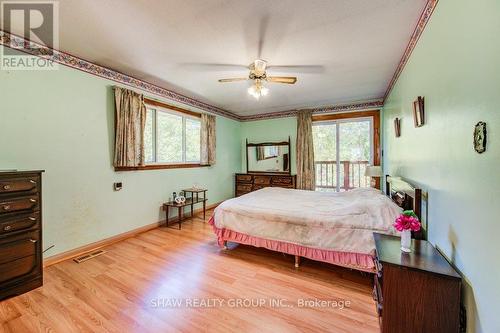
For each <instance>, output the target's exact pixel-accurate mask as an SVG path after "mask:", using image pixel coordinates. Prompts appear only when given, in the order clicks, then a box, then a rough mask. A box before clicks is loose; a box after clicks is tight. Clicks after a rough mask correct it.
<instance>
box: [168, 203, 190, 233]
mask: <svg viewBox="0 0 500 333" xmlns="http://www.w3.org/2000/svg"><path fill="white" fill-rule="evenodd" d="M186 206H191V216H188V217H184V207H186ZM170 208H174V209H175V208H177V222H178V223H179V230H180V229H181V224H182V221H183V220H185V219H187V218H190V217H193V205H192V204H191V199H186V201H185V202H184V203H180V204H179V203H177V202H175V201H169V202H165V203H164V204H163V210H164V211H165V212H166V215H167V227H168V226H169V225H168V215H169V212H170Z"/></svg>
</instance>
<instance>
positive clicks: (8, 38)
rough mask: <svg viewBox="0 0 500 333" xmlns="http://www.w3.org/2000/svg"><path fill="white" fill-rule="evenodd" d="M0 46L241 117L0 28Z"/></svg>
mask: <svg viewBox="0 0 500 333" xmlns="http://www.w3.org/2000/svg"><path fill="white" fill-rule="evenodd" d="M0 45H3V46H5V47H9V48H12V49H15V50H18V51H20V52H23V53H27V54H30V55H33V56H37V57H40V58H44V59H47V60H49V61H53V62H55V63H58V64H61V65H64V66H67V67H70V68H73V69H78V70H80V71H82V72H85V73H88V74H92V75H95V76H99V77H102V78H104V79H108V80H111V81H114V82H118V83H121V84H123V85H126V86H129V87H132V88H136V89H139V90H142V91H145V92H148V93H151V94H153V95H156V96H160V97H163V98H166V99H168V100H171V101H174V102H178V103H182V104H185V105H189V106H192V107H195V108H198V109H200V110H203V111H206V112H210V113H214V114H217V115H220V116H224V117H227V118H231V119H234V120H239V118H240V117H239V116H238V115H236V114H234V113H232V112H230V111H228V110H224V109H221V108H219V107H216V106H213V105H210V104H207V103H204V102H201V101H198V100H196V99H194V98H191V97H187V96H184V95H181V94H179V93H176V92H174V91H171V90H168V89H165V88H162V87H159V86H157V85H155V84H152V83H149V82H146V81H143V80H140V79H137V78H135V77H133V76H130V75H127V74H123V73H120V72H118V71H115V70H113V69H111V68H106V67H103V66H100V65H97V64H94V63H91V62H90V61H87V60H84V59H82V58H79V57H77V56H74V55H71V54H69V53H66V52H62V51H59V50H56V49H53V48H50V47H47V46H45V45H42V44H39V43H36V42H33V41H31V40H28V39H26V38H23V37H20V36H17V35H14V34H11V33H9V32H6V31H3V30H0Z"/></svg>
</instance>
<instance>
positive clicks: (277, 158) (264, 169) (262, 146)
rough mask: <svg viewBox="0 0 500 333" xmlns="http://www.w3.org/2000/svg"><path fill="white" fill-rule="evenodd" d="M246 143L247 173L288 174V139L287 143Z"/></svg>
mask: <svg viewBox="0 0 500 333" xmlns="http://www.w3.org/2000/svg"><path fill="white" fill-rule="evenodd" d="M246 143H247V172H248V173H278V174H280V173H281V174H290V137H288V141H281V142H260V143H249V142H248V139H247V141H246Z"/></svg>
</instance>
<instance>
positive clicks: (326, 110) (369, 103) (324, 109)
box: [240, 99, 384, 121]
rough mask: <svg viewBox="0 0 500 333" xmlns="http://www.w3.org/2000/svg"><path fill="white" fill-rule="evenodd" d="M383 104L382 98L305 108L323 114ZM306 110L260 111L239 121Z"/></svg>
mask: <svg viewBox="0 0 500 333" xmlns="http://www.w3.org/2000/svg"><path fill="white" fill-rule="evenodd" d="M383 105H384V103H383V101H382V99H378V100H372V101H364V102H356V103H350V104H340V105H330V106H322V107H316V108H307V110H312V112H313V114H324V113H341V112H350V111H363V110H372V109H376V108H380V107H382V106H383ZM302 110H306V109H296V110H287V111H278V112H269V113H260V114H255V115H250V116H241V117H240V120H241V121H255V120H264V119H276V118H287V117H295V116H296V115H297V113H298V112H300V111H302Z"/></svg>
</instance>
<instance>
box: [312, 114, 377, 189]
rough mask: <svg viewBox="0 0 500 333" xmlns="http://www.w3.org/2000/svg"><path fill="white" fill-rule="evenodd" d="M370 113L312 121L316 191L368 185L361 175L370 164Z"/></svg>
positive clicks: (372, 145) (371, 120) (371, 134)
mask: <svg viewBox="0 0 500 333" xmlns="http://www.w3.org/2000/svg"><path fill="white" fill-rule="evenodd" d="M373 126H374V120H373V118H372V117H360V118H345V119H331V120H326V121H316V122H314V123H313V141H314V159H315V161H314V164H315V169H316V190H317V191H348V190H350V189H353V188H357V187H368V186H370V178H368V177H365V170H366V167H367V166H368V165H373V162H374V152H375V151H376V150H378V148H376V147H375V146H374V141H375V140H374V135H375V134H374V127H373Z"/></svg>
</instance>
